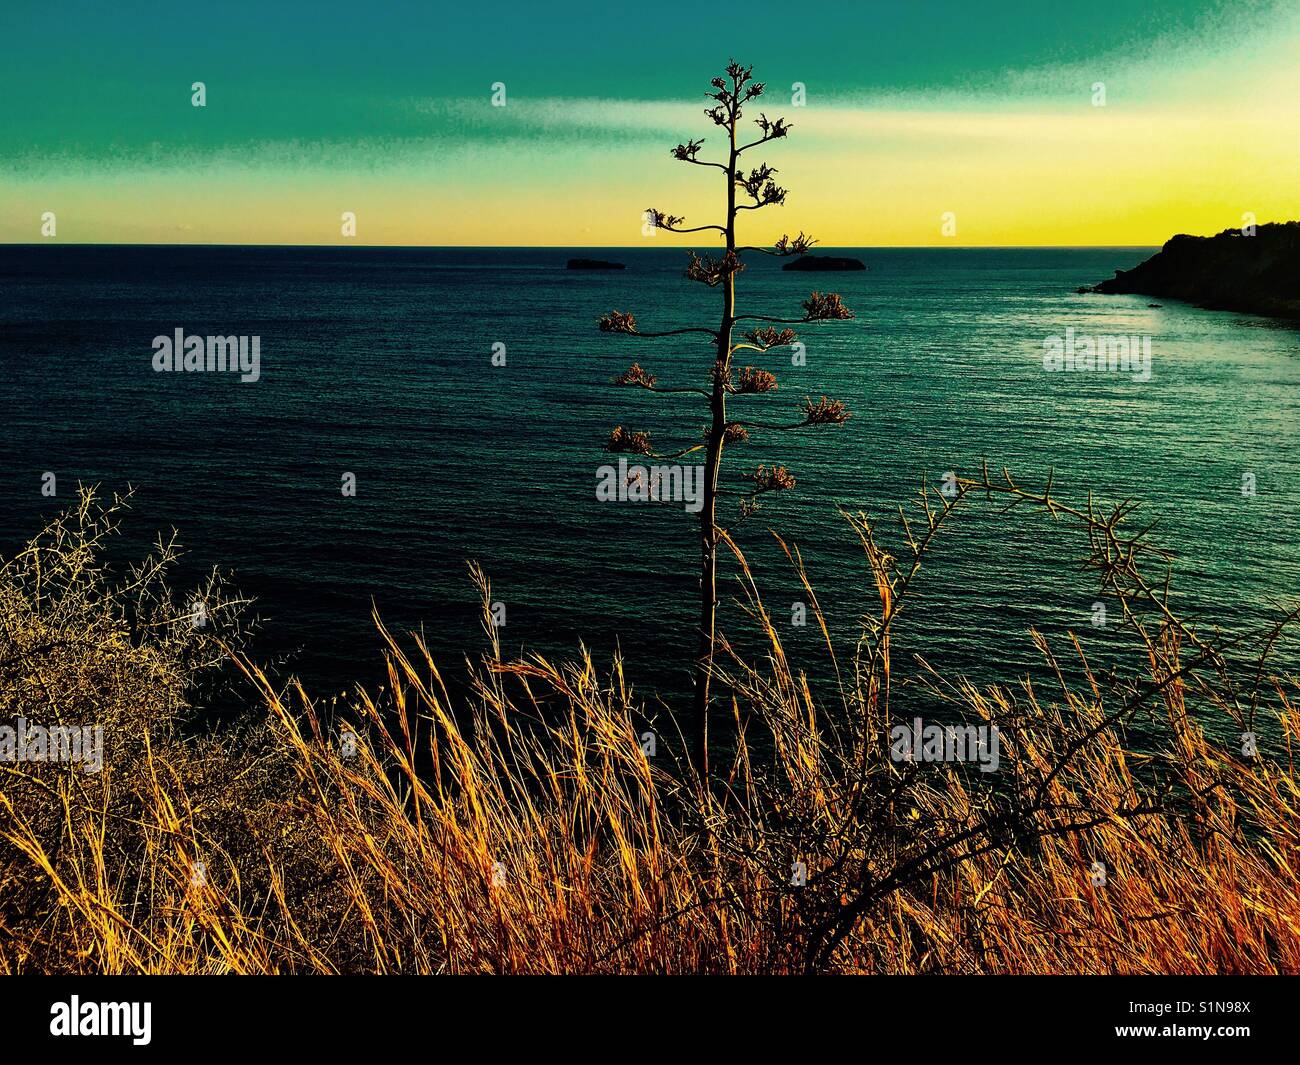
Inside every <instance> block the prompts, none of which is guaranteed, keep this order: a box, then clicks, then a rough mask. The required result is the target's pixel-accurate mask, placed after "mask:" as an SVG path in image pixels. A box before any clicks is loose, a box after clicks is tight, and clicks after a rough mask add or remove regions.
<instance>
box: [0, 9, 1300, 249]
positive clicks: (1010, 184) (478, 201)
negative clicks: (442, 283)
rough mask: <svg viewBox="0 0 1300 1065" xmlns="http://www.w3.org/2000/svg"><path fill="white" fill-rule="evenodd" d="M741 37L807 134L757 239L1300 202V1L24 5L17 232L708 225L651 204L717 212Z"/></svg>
mask: <svg viewBox="0 0 1300 1065" xmlns="http://www.w3.org/2000/svg"><path fill="white" fill-rule="evenodd" d="M841 8H842V9H843V10H837V9H841ZM733 57H734V58H736V59H737V60H740V61H741V62H743V63H745V64H747V65H750V64H752V65H753V67H754V74H755V77H756V78H758V79H759V80H761V81H764V82H765V84H766V86H767V90H766V92H765V94H764V97H763V98H762V100H761V101H757V104H758V106H757V107H753V106H752V105H751V110H750V111H748V112H747V116H746V121H748V119H749V118H750V117H757V114H758V112H759V111H763V112H765V113H767V114H768V115H769V116H771V115H778V114H779V115H783V116H784V117H786V118H787V120H788V121H790V122H791V123H792V124H793V127H794V128H793V131H792V133H791V135H790V137H789V138H788V139H786V140H783V141H780V142H777V143H776V144H773V145H770V146H768V147H769V148H770V151H768V152H767V154H766V155H765V156H763V157H762V158H764V159H766V161H767V162H769V163H770V164H771V165H773V166H775V167H776V168H777V169H778V171H779V177H778V180H779V182H780V183H781V184H782V185H784V186H785V187H786V188H788V189H789V196H788V198H787V201H786V205H785V206H784V207H782V208H776V207H773V208H765V209H763V210H762V211H756V212H748V213H747V215H748V216H747V217H745V219H744V228H743V230H742V232H741V233H740V237H741V239H742V241H743V242H745V243H770V242H771V241H772V240H774V239H776V238H777V237H778V236H780V234H781V233H783V232H786V231H789V232H791V233H794V232H797V231H799V230H803V231H806V232H810V233H812V234H813V235H814V236H816V237H817V238H818V239H819V240H820V241H821V242H822V244H823V245H825V246H828V247H837V246H838V247H865V246H930V245H946V244H955V245H963V246H982V245H1154V244H1160V243H1162V242H1163V241H1165V240H1166V239H1167V238H1168V237H1169V236H1171V235H1173V234H1174V233H1177V232H1189V233H1213V232H1218V231H1220V230H1222V229H1227V228H1230V227H1239V226H1241V225H1242V224H1243V221H1245V220H1248V219H1247V218H1246V216H1247V215H1248V214H1249V215H1251V216H1253V219H1254V220H1255V221H1257V222H1258V223H1265V222H1270V221H1285V220H1288V219H1297V218H1300V0H1289V2H1287V3H1278V2H1276V0H1260V2H1227V3H1225V2H1218V3H1211V2H1201V0H1182V2H1175V0H1129V2H1125V3H1116V2H1109V0H1096V2H1093V3H1089V4H1082V5H1074V4H1064V3H1055V2H1045V0H1032V2H1021V0H992V2H990V3H985V4H977V3H974V2H972V0H943V2H927V0H919V2H913V3H906V4H903V3H899V2H898V0H889V2H888V3H885V2H880V0H858V2H856V3H817V4H807V3H804V4H800V3H792V2H789V0H782V2H779V3H773V2H767V0H753V2H748V3H745V4H738V5H726V6H725V7H724V6H723V5H707V4H700V3H698V2H694V3H685V2H678V0H667V2H656V3H653V4H645V5H639V6H635V7H634V6H631V5H626V4H622V3H619V2H617V0H609V2H606V3H561V4H551V3H547V4H543V3H539V2H537V0H529V2H527V3H516V2H514V0H480V2H478V3H473V4H461V5H457V7H456V9H455V10H453V9H451V8H450V7H448V6H444V5H443V4H440V3H430V2H427V0H426V2H425V3H382V2H380V3H372V4H365V5H359V4H356V3H355V2H353V3H348V4H343V3H336V2H333V0H312V2H310V3H303V2H299V0H281V2H276V3H267V2H265V0H262V2H259V3H242V2H239V0H235V2H230V3H224V2H223V3H220V4H184V3H181V4H177V3H169V4H165V5H164V4H146V3H133V2H131V0H119V2H116V3H111V4H108V3H103V2H102V0H97V2H95V3H59V2H58V0H39V2H35V3H33V2H28V0H4V3H3V5H0V108H3V119H2V120H0V242H7V243H29V242H39V241H42V240H57V241H60V242H66V243H196V244H206V243H221V244H225V243H231V244H243V243H251V244H346V243H356V244H365V245H505V246H515V245H551V246H556V245H558V246H593V247H595V246H636V245H639V244H642V243H644V242H645V241H647V240H651V239H653V240H657V241H659V242H661V243H664V244H682V243H694V244H698V243H700V238H699V237H698V236H697V237H691V238H685V237H675V236H673V235H669V234H665V233H662V232H661V233H659V234H657V235H655V236H653V237H647V236H645V235H644V234H643V230H642V225H641V221H642V212H643V211H644V210H645V209H646V208H647V207H656V208H659V209H661V210H665V211H668V212H671V213H673V214H677V215H685V216H686V218H687V219H688V224H692V225H695V224H703V223H707V222H714V221H716V220H717V215H718V212H719V210H720V208H721V205H722V203H723V199H722V197H723V193H722V191H721V189H720V188H719V186H718V176H717V174H716V172H714V171H710V170H705V169H702V168H699V167H692V166H689V165H685V164H682V163H679V162H676V161H674V160H673V159H672V158H671V157H670V155H669V149H671V148H672V146H673V145H675V144H677V143H678V142H679V141H683V140H686V139H688V138H699V137H704V138H705V147H704V150H703V151H702V153H701V158H707V157H709V149H710V147H711V146H712V145H713V143H715V142H716V141H717V140H718V139H719V138H718V137H717V136H716V135H715V134H716V133H717V130H716V129H715V127H713V125H712V124H711V123H710V122H709V120H708V119H707V118H705V116H704V113H703V109H704V106H705V99H704V93H705V92H706V90H707V89H708V82H709V79H710V78H711V77H712V76H714V75H715V74H717V73H719V72H720V71H721V68H722V67H723V66H725V64H726V62H727V61H728V59H730V58H733ZM195 82H202V83H203V85H204V93H205V106H203V107H195V106H193V95H194V92H193V85H194V83H195ZM498 84H501V85H504V87H505V88H504V99H505V106H493V95H494V86H495V85H498ZM1099 84H1100V85H1101V86H1102V93H1104V103H1103V104H1102V105H1099V104H1098V101H1099V100H1100V99H1102V98H1103V97H1102V96H1101V95H1100V94H1099V92H1098V88H1097V86H1098V85H1099ZM796 85H798V86H802V97H803V98H802V100H797V99H796V90H795V87H796ZM500 98H501V97H500V93H499V92H498V93H497V99H498V100H499V99H500ZM754 161H757V160H754ZM47 212H50V213H53V215H54V218H55V234H54V236H52V237H50V236H46V235H43V233H42V225H43V221H42V219H43V216H45V215H46V213H47ZM344 212H351V213H352V214H353V215H355V218H356V224H355V235H353V234H348V235H346V236H345V235H344V233H343V227H344V219H343V215H344ZM945 223H946V225H945Z"/></svg>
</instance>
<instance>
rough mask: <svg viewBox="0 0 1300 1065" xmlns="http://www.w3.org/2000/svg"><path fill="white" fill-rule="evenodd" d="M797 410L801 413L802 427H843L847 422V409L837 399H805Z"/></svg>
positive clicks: (841, 401)
mask: <svg viewBox="0 0 1300 1065" xmlns="http://www.w3.org/2000/svg"><path fill="white" fill-rule="evenodd" d="M799 409H800V410H802V411H803V423H804V425H843V424H844V423H845V422H846V421H848V420H849V411H848V408H847V407H845V406H844V401H843V400H839V399H827V398H826V397H825V396H822V398H821V399H818V400H812V399H805V400H804V401H803V404H802V405H801V406H800V408H799Z"/></svg>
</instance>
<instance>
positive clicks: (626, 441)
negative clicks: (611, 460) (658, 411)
mask: <svg viewBox="0 0 1300 1065" xmlns="http://www.w3.org/2000/svg"><path fill="white" fill-rule="evenodd" d="M605 450H606V451H608V452H610V453H611V454H615V455H617V454H627V455H649V454H650V452H651V449H650V434H649V433H642V432H629V431H628V430H627V429H624V428H623V426H621V425H616V426H614V431H613V432H612V433H610V434H609V443H608V444H606V445H605Z"/></svg>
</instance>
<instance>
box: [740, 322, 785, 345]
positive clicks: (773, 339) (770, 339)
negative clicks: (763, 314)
mask: <svg viewBox="0 0 1300 1065" xmlns="http://www.w3.org/2000/svg"><path fill="white" fill-rule="evenodd" d="M745 339H746V340H748V341H749V342H750V343H751V344H753V345H754V346H755V347H756V348H762V349H763V350H764V351H767V350H768V349H769V348H779V347H785V346H786V345H788V344H793V343H794V342H795V339H796V338H795V332H794V330H793V329H777V328H776V326H774V325H765V326H763V327H761V328H759V329H752V330H750V331H749V332H748V333H746V334H745Z"/></svg>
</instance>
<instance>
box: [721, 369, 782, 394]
mask: <svg viewBox="0 0 1300 1065" xmlns="http://www.w3.org/2000/svg"><path fill="white" fill-rule="evenodd" d="M776 387H777V386H776V374H774V373H771V372H769V371H767V370H757V369H755V368H754V367H753V366H746V367H745V368H744V369H743V370H741V371H740V373H738V374H737V375H736V383H735V384H734V385H733V386H732V391H733V392H735V393H737V394H739V395H758V394H759V393H762V392H775V391H776Z"/></svg>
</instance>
